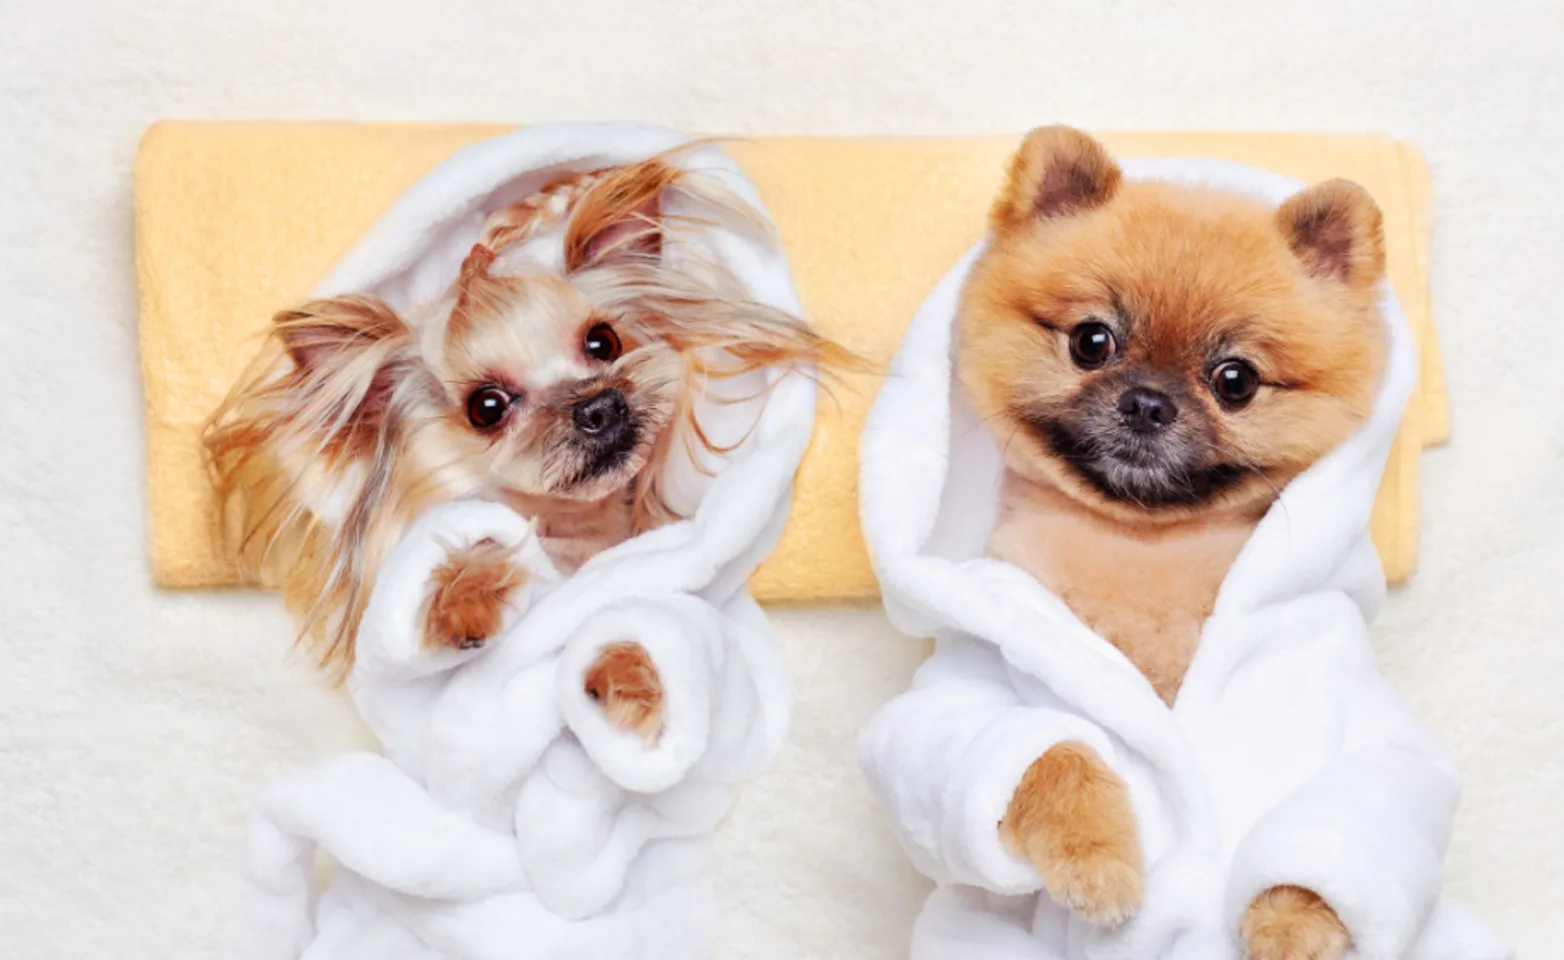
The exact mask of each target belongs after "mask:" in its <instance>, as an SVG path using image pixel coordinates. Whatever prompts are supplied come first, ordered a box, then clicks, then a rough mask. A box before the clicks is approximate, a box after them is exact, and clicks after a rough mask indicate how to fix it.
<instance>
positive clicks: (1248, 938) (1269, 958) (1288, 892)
mask: <svg viewBox="0 0 1564 960" xmlns="http://www.w3.org/2000/svg"><path fill="white" fill-rule="evenodd" d="M1239 933H1240V934H1241V935H1242V936H1243V938H1244V957H1245V960H1340V958H1341V957H1342V955H1344V954H1345V953H1346V952H1347V947H1348V945H1349V944H1350V943H1351V938H1350V937H1349V936H1348V935H1347V928H1346V927H1344V926H1342V923H1341V918H1340V917H1338V916H1336V911H1334V910H1332V909H1331V908H1330V904H1328V903H1326V902H1325V901H1324V900H1322V899H1320V897H1319V895H1318V894H1316V893H1315V892H1314V891H1312V890H1305V889H1304V888H1302V887H1272V888H1271V889H1269V890H1267V891H1265V892H1264V893H1262V894H1260V895H1259V896H1258V897H1255V898H1254V902H1253V903H1251V904H1250V905H1249V909H1247V910H1245V911H1244V916H1243V919H1242V920H1241V921H1240V922H1239Z"/></svg>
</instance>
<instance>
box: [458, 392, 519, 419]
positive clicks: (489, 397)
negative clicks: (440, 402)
mask: <svg viewBox="0 0 1564 960" xmlns="http://www.w3.org/2000/svg"><path fill="white" fill-rule="evenodd" d="M515 402H516V398H515V397H512V396H511V395H510V394H509V393H507V392H506V391H505V390H504V389H502V388H500V387H497V386H495V385H494V384H492V383H490V384H485V385H484V386H481V387H479V388H478V389H476V390H474V391H473V392H472V395H471V396H469V397H468V398H467V422H468V423H471V424H472V425H473V426H475V427H477V428H478V429H479V430H493V429H494V428H495V427H497V426H499V425H500V422H501V421H502V420H504V419H505V415H506V414H507V413H509V412H510V408H511V405H512V404H514V403H515Z"/></svg>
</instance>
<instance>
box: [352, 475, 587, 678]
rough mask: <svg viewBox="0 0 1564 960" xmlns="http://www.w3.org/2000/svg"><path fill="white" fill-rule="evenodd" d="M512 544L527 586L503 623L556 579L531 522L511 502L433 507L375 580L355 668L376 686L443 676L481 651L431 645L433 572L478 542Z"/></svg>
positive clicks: (469, 502)
mask: <svg viewBox="0 0 1564 960" xmlns="http://www.w3.org/2000/svg"><path fill="white" fill-rule="evenodd" d="M485 539H489V540H494V541H496V542H498V543H500V544H502V545H503V546H506V547H511V548H514V549H515V551H516V555H515V562H516V563H517V564H518V565H519V566H520V567H522V568H523V569H524V570H526V571H527V572H528V574H529V579H528V582H527V584H526V585H525V586H524V587H523V588H522V589H521V590H519V591H517V592H516V594H515V595H514V596H512V597H511V601H510V603H509V604H508V605H507V607H506V611H505V626H504V627H503V628H502V629H501V631H500V633H499V635H503V634H504V633H505V632H506V631H507V630H509V628H510V625H512V624H514V623H515V621H516V620H517V619H518V618H519V617H520V616H521V614H522V612H524V611H525V610H526V608H527V606H528V605H529V604H530V603H531V600H532V597H533V594H534V593H535V592H536V591H537V588H538V586H539V585H540V584H542V583H546V582H550V581H552V580H554V579H557V577H558V574H557V573H556V572H555V570H554V567H553V564H552V563H551V562H550V561H549V559H548V557H547V555H546V554H544V552H543V547H542V542H541V541H540V540H539V539H538V537H537V535H536V534H535V533H534V531H533V527H532V524H531V523H530V522H529V521H527V520H526V519H525V518H523V517H522V516H520V515H519V514H517V513H516V512H515V511H513V510H511V509H510V508H509V507H506V506H503V505H501V504H497V503H488V502H485V501H479V500H461V501H457V502H454V503H449V504H445V505H442V506H440V507H436V508H435V509H433V510H431V511H429V512H428V513H427V514H425V515H424V516H423V517H421V518H419V519H418V521H417V522H415V523H414V524H413V526H412V527H411V528H410V529H409V530H408V531H407V533H406V534H404V535H403V537H402V539H401V540H400V541H398V543H397V545H396V547H395V548H394V549H392V551H391V553H390V555H389V556H388V557H387V558H386V562H385V564H384V566H383V567H382V569H381V571H380V574H379V576H378V577H377V578H376V580H375V587H374V591H373V592H372V593H371V594H370V598H369V604H368V606H367V607H366V609H365V611H364V617H363V620H362V621H361V622H360V624H359V630H358V635H357V638H356V650H355V657H354V673H355V676H356V677H357V678H359V679H360V680H367V681H369V682H371V683H384V682H393V683H394V682H398V681H403V680H411V679H415V678H418V677H424V676H431V675H434V674H439V673H444V672H446V671H449V670H451V669H452V668H454V667H456V666H458V665H460V664H462V663H465V662H466V661H467V660H470V659H472V658H473V657H474V656H476V655H477V651H476V650H430V649H427V648H426V646H425V644H424V642H423V636H422V634H421V629H420V628H421V621H422V610H423V604H424V602H425V600H427V598H428V596H429V591H430V581H431V580H432V578H433V576H434V572H435V570H436V569H438V568H439V567H440V566H441V565H442V564H444V563H445V562H446V560H447V558H448V557H449V555H450V552H451V550H453V549H457V548H461V547H467V546H471V545H472V544H474V543H477V542H478V541H480V540H485Z"/></svg>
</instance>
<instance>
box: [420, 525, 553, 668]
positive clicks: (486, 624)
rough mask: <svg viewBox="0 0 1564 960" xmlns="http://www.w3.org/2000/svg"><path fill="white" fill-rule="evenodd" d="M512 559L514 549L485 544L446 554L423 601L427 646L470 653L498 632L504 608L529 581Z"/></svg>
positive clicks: (485, 541)
mask: <svg viewBox="0 0 1564 960" xmlns="http://www.w3.org/2000/svg"><path fill="white" fill-rule="evenodd" d="M515 555H516V550H515V548H513V547H507V546H504V545H502V544H500V543H497V542H495V541H494V540H488V539H484V540H479V541H478V542H477V543H474V544H472V545H471V546H466V547H458V548H456V549H453V550H451V551H450V552H449V553H448V554H447V555H446V558H445V562H444V563H442V564H441V565H440V566H438V567H436V568H435V571H434V574H433V575H432V576H431V578H430V588H429V597H428V599H427V600H425V601H424V616H423V621H424V645H425V647H427V648H431V649H450V650H471V649H474V648H476V647H481V646H483V645H484V644H485V643H487V642H488V641H489V640H490V639H492V638H493V637H494V636H495V635H496V634H497V633H499V631H500V627H501V625H502V621H503V620H504V616H505V605H506V604H507V603H508V602H509V601H510V598H511V595H512V594H514V593H515V592H516V591H517V590H519V589H521V587H522V586H524V585H525V584H526V582H527V573H526V571H525V570H523V569H522V568H521V567H519V566H517V564H516V562H515Z"/></svg>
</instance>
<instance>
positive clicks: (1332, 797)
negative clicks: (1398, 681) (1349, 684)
mask: <svg viewBox="0 0 1564 960" xmlns="http://www.w3.org/2000/svg"><path fill="white" fill-rule="evenodd" d="M1350 716H1351V719H1350V721H1349V723H1348V726H1347V729H1346V740H1345V742H1344V744H1343V750H1342V753H1341V755H1340V756H1339V757H1338V758H1337V760H1336V761H1335V762H1334V763H1332V764H1331V765H1330V766H1329V767H1327V768H1326V769H1325V770H1323V771H1322V772H1320V773H1319V774H1318V775H1317V776H1315V777H1314V778H1313V779H1312V780H1310V781H1308V782H1306V783H1305V784H1304V785H1303V786H1302V787H1300V788H1299V789H1297V790H1296V791H1294V792H1293V793H1292V794H1291V795H1289V796H1288V797H1287V798H1286V799H1284V800H1283V801H1282V802H1281V803H1280V804H1278V805H1277V806H1276V807H1275V808H1273V809H1272V810H1271V811H1270V812H1269V813H1267V814H1266V815H1265V816H1264V817H1262V818H1261V819H1260V820H1259V822H1257V823H1256V824H1255V826H1254V828H1253V829H1252V830H1251V831H1250V833H1249V835H1248V836H1247V837H1245V839H1244V840H1243V842H1242V843H1240V844H1239V847H1238V849H1237V851H1236V852H1235V854H1234V859H1233V867H1232V871H1231V874H1230V878H1229V883H1228V910H1229V914H1230V917H1229V919H1230V920H1231V922H1232V924H1233V925H1234V926H1233V929H1236V925H1237V923H1238V920H1239V917H1240V916H1241V915H1242V913H1243V911H1244V910H1245V909H1246V908H1247V907H1248V905H1249V904H1250V902H1252V901H1253V900H1254V898H1255V897H1256V896H1258V895H1259V894H1260V893H1261V892H1262V891H1264V890H1266V889H1268V888H1270V887H1273V886H1277V885H1284V884H1286V885H1294V886H1299V887H1304V888H1306V889H1309V890H1312V891H1314V892H1315V893H1317V894H1319V895H1320V896H1321V897H1323V898H1324V899H1325V901H1326V902H1327V903H1329V904H1330V906H1331V907H1332V908H1333V909H1334V910H1335V911H1336V913H1337V915H1338V916H1340V917H1341V920H1342V922H1343V923H1344V924H1345V925H1346V927H1347V930H1348V932H1349V933H1350V934H1351V935H1352V939H1353V942H1354V943H1355V944H1356V946H1357V950H1358V953H1359V954H1360V955H1362V956H1367V957H1399V956H1403V955H1405V954H1406V952H1407V951H1408V949H1409V948H1410V947H1411V945H1412V944H1413V943H1414V942H1415V941H1416V939H1417V937H1418V934H1419V932H1420V931H1421V930H1422V927H1423V925H1424V924H1425V923H1426V921H1427V919H1428V917H1429V915H1430V914H1431V913H1432V912H1433V910H1434V907H1435V906H1436V904H1437V903H1438V900H1439V895H1440V889H1441V884H1442V877H1443V865H1444V856H1445V851H1446V849H1447V848H1448V846H1449V843H1450V833H1451V827H1452V823H1453V820H1454V817H1455V808H1456V804H1457V802H1458V800H1459V796H1460V787H1459V784H1458V781H1457V779H1456V775H1455V771H1454V767H1453V765H1452V763H1451V761H1450V759H1449V757H1448V756H1447V755H1446V754H1445V752H1444V750H1443V749H1442V748H1441V747H1440V746H1439V744H1438V743H1437V742H1435V741H1434V740H1433V738H1432V737H1431V735H1430V734H1428V733H1427V732H1426V731H1425V730H1423V729H1422V728H1421V727H1419V726H1418V724H1417V722H1416V721H1415V720H1414V719H1413V717H1412V715H1411V713H1410V711H1409V710H1408V709H1407V707H1406V705H1405V704H1404V703H1403V702H1402V700H1401V698H1400V697H1399V696H1398V695H1397V694H1396V692H1395V691H1394V690H1393V689H1392V688H1391V687H1390V685H1389V684H1388V683H1387V682H1386V681H1385V680H1384V678H1383V677H1381V676H1380V675H1379V674H1378V673H1377V672H1376V671H1373V670H1372V669H1370V670H1367V671H1365V674H1364V677H1363V680H1362V681H1361V682H1360V685H1359V689H1358V690H1357V692H1356V696H1355V698H1354V705H1353V708H1352V711H1351V714H1350Z"/></svg>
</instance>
